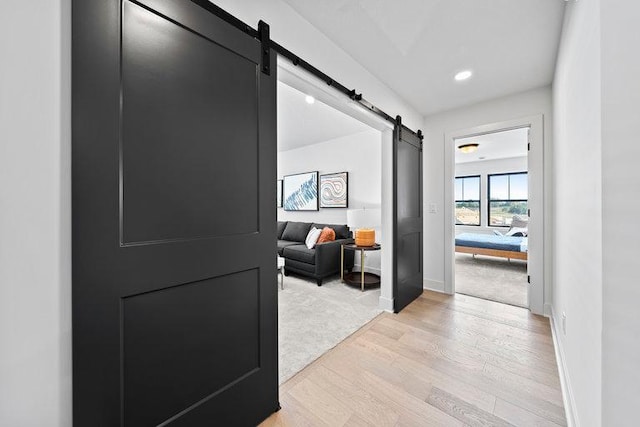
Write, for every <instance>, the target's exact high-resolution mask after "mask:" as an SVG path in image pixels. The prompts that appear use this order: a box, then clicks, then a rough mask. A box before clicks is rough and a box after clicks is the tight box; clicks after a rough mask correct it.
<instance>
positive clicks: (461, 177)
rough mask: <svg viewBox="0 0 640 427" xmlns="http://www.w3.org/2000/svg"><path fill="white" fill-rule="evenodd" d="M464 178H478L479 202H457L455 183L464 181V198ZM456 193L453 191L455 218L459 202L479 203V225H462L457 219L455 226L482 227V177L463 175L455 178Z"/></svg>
mask: <svg viewBox="0 0 640 427" xmlns="http://www.w3.org/2000/svg"><path fill="white" fill-rule="evenodd" d="M464 178H478V197H480V198H479V199H478V200H471V199H469V200H456V197H455V195H456V192H455V182H456V180H457V179H462V180H463V181H462V196H464ZM453 182H454V191H453V199H454V200H453V212H454V218H455V211H456V207H457V205H458V202H477V203H478V223H477V224H460V223H458V220H457V219H455V220H454V221H455V225H462V226H465V227H482V175H463V176H456V177H454V180H453Z"/></svg>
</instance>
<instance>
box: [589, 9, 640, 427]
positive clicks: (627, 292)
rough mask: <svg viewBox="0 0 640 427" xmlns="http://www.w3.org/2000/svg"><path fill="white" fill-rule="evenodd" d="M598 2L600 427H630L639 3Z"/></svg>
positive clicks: (635, 390)
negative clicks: (600, 187) (601, 313)
mask: <svg viewBox="0 0 640 427" xmlns="http://www.w3.org/2000/svg"><path fill="white" fill-rule="evenodd" d="M601 4H602V6H601V49H602V53H601V59H602V62H601V70H602V71H601V77H602V276H603V283H602V291H603V301H602V311H603V318H602V330H603V335H602V425H603V426H631V425H638V423H639V422H638V418H639V415H638V408H639V407H640V309H639V306H640V278H639V273H638V255H640V250H638V242H639V241H640V228H638V227H636V226H635V225H634V224H635V222H636V221H637V219H636V213H637V212H640V187H639V185H640V167H639V165H638V160H639V159H640V141H639V139H638V135H639V134H640V131H639V127H638V118H640V80H639V79H638V77H639V76H640V54H639V52H640V50H639V49H640V27H639V26H638V22H640V4H638V2H631V1H621V0H611V1H606V2H602V3H601ZM582 7H585V6H582ZM582 37H590V36H589V35H587V34H582Z"/></svg>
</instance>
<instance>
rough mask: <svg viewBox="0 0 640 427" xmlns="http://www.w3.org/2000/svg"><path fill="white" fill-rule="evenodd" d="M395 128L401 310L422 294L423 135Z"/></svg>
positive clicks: (396, 279)
mask: <svg viewBox="0 0 640 427" xmlns="http://www.w3.org/2000/svg"><path fill="white" fill-rule="evenodd" d="M396 121H397V125H396V127H395V129H394V132H393V186H394V191H393V194H394V200H393V228H394V230H393V235H394V241H393V245H394V246H393V248H394V249H393V294H394V311H395V312H396V313H398V312H399V311H400V310H402V309H403V308H404V307H406V306H407V304H409V303H410V302H411V301H413V300H414V299H416V298H417V297H418V296H420V294H422V288H423V286H422V263H423V260H422V250H423V249H422V233H423V231H422V230H423V225H422V138H421V137H420V136H419V135H420V134H418V135H416V134H414V133H413V132H411V131H410V130H409V129H407V128H406V127H405V126H403V125H402V123H401V120H400V117H398V118H397V120H396Z"/></svg>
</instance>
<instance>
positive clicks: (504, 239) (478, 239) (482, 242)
mask: <svg viewBox="0 0 640 427" xmlns="http://www.w3.org/2000/svg"><path fill="white" fill-rule="evenodd" d="M456 246H466V247H470V248H484V249H499V250H501V251H514V252H527V238H526V237H513V236H497V235H495V234H473V233H463V234H460V235H458V236H456Z"/></svg>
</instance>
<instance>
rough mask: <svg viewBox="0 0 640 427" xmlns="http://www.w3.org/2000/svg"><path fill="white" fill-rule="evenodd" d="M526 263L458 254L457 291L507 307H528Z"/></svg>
mask: <svg viewBox="0 0 640 427" xmlns="http://www.w3.org/2000/svg"><path fill="white" fill-rule="evenodd" d="M527 286H528V284H527V263H526V261H521V260H511V262H509V261H508V260H507V259H505V258H495V257H488V256H482V255H476V257H475V258H474V257H473V256H472V255H470V254H456V292H457V293H460V294H465V295H471V296H474V297H478V298H484V299H488V300H492V301H498V302H503V303H505V304H511V305H517V306H520V307H526V306H527Z"/></svg>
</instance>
